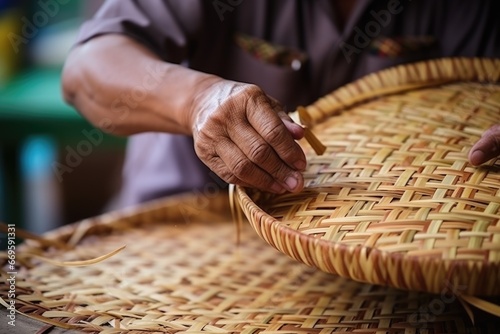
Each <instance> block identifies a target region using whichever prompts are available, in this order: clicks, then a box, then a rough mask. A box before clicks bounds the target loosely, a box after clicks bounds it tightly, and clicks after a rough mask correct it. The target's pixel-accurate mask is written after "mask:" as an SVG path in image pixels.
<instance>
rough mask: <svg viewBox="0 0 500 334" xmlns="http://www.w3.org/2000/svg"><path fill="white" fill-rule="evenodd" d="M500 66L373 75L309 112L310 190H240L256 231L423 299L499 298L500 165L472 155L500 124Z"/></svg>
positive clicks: (316, 261)
mask: <svg viewBox="0 0 500 334" xmlns="http://www.w3.org/2000/svg"><path fill="white" fill-rule="evenodd" d="M499 81H500V60H493V59H463V58H460V59H439V60H434V61H429V62H422V63H415V64H410V65H403V66H398V67H394V68H391V69H388V70H384V71H381V72H378V73H375V74H371V75H369V76H367V77H364V78H362V79H360V80H358V81H356V82H353V83H352V84H349V85H347V86H345V87H343V88H341V89H339V90H336V91H334V92H333V93H331V94H329V95H327V96H325V97H324V98H322V99H320V100H319V101H317V102H316V103H314V104H313V105H311V106H309V107H307V108H306V109H307V112H308V113H309V115H310V120H309V121H310V124H309V125H314V128H313V130H314V132H315V134H316V135H317V137H318V138H319V139H320V140H321V141H322V142H323V144H324V145H325V146H327V151H326V153H325V155H323V156H316V155H315V154H314V153H313V152H312V150H311V149H309V148H308V147H307V146H306V145H304V148H305V150H306V151H307V152H306V155H307V158H308V168H307V170H306V171H305V173H304V177H305V185H306V186H305V189H304V191H303V192H301V193H298V194H283V195H271V194H267V193H262V192H259V191H255V190H250V189H245V188H242V187H237V189H236V196H237V200H238V202H239V203H240V206H241V207H242V209H243V211H244V213H245V215H246V216H247V218H248V219H249V221H250V223H251V225H252V226H253V228H254V229H255V230H256V231H257V233H258V234H259V235H260V236H261V237H262V238H263V239H264V240H266V241H267V242H268V243H269V244H271V245H272V246H274V247H275V248H277V249H278V250H280V251H281V252H283V253H285V254H287V255H289V256H291V257H292V258H294V259H296V260H298V261H300V262H303V263H305V264H307V265H310V266H313V267H317V268H319V269H321V270H322V271H325V272H328V273H334V274H337V275H340V276H342V277H348V278H352V279H354V280H356V281H360V282H367V283H371V284H380V285H384V286H390V287H396V288H401V289H406V290H412V291H426V292H432V293H440V292H442V291H444V290H446V289H450V288H451V289H454V290H456V289H461V292H462V293H463V294H467V295H471V296H472V295H475V296H478V295H482V296H498V295H500V284H499V282H500V219H499V218H500V172H499V171H500V165H499V164H496V162H495V161H490V162H488V163H487V164H485V165H484V166H481V167H479V168H476V167H473V166H472V165H470V164H469V163H468V159H467V154H468V152H469V150H470V148H471V146H472V144H473V143H474V142H475V141H477V140H478V139H479V138H480V136H481V134H482V133H483V132H484V131H485V130H486V129H488V128H489V127H490V126H492V125H494V124H500V86H499V85H498V84H497V83H498V82H499Z"/></svg>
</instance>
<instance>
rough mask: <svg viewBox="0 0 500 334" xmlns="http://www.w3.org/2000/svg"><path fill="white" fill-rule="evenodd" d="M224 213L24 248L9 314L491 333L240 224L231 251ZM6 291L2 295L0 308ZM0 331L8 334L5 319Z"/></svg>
mask: <svg viewBox="0 0 500 334" xmlns="http://www.w3.org/2000/svg"><path fill="white" fill-rule="evenodd" d="M227 202H228V197H227V195H225V194H220V195H219V196H217V197H212V196H210V198H208V197H207V196H204V195H200V194H198V195H188V196H183V197H179V198H172V199H168V200H162V201H158V202H155V203H151V204H148V205H144V206H142V207H140V208H138V209H135V210H132V211H126V212H116V213H113V214H108V215H104V216H100V217H97V218H94V219H90V220H86V221H82V222H79V223H76V224H73V225H70V226H67V227H64V228H61V229H58V230H56V231H54V232H51V233H49V234H47V235H45V236H44V238H43V239H42V241H41V242H39V241H29V242H26V243H25V244H24V245H23V246H22V247H20V248H18V252H17V254H16V255H17V261H18V266H17V268H16V271H17V277H16V294H17V297H16V308H17V311H18V312H19V313H20V314H23V315H24V316H27V317H30V318H34V319H37V320H39V321H41V323H40V324H41V325H40V328H41V330H40V331H39V333H42V332H46V330H48V329H50V327H52V326H57V327H62V328H69V329H77V330H81V331H84V332H91V333H248V334H251V333H267V334H277V333H285V334H286V333H318V334H326V333H334V332H355V333H408V334H410V333H494V330H495V329H496V328H497V327H496V326H498V322H497V323H496V324H495V322H494V321H493V319H494V318H491V317H489V316H488V315H486V314H483V315H481V314H479V315H477V316H479V317H480V318H479V319H478V321H476V323H477V325H476V326H474V325H473V324H472V323H471V321H470V320H469V318H468V315H467V313H466V311H465V310H464V308H463V307H462V305H461V304H460V302H459V300H458V298H456V297H455V296H454V295H452V294H448V293H442V294H439V295H431V294H425V293H417V292H406V291H401V290H396V289H392V288H386V287H380V286H375V285H367V284H361V283H358V282H355V281H352V280H348V279H344V278H341V277H339V276H334V275H330V274H327V273H324V272H322V271H319V270H315V269H314V268H310V267H308V266H305V265H303V264H300V263H297V262H296V261H294V260H292V259H290V258H289V257H287V256H285V255H284V254H281V253H280V252H278V251H276V250H275V249H273V248H272V247H269V245H267V244H266V243H265V242H264V241H262V240H261V239H260V238H259V237H258V236H257V235H256V234H255V232H254V231H253V230H252V229H251V228H250V227H249V226H248V225H246V226H244V227H243V229H242V231H241V235H240V237H241V242H240V244H239V245H237V244H236V242H235V240H236V230H237V229H236V226H235V224H234V223H232V222H231V218H230V217H229V215H225V214H224V213H228V212H229V209H228V208H227ZM123 245H126V248H125V249H124V250H122V251H121V252H119V253H118V254H116V255H114V256H112V257H111V258H109V259H107V260H104V261H102V262H99V263H96V264H92V265H89V266H84V267H74V266H68V265H67V266H55V265H53V264H51V263H49V262H47V261H48V260H50V261H69V263H75V262H74V261H81V260H86V259H89V258H95V257H97V256H101V255H102V254H105V253H108V252H110V251H112V250H114V249H117V248H119V247H121V246H123ZM5 257H6V254H4V253H1V259H2V261H3V259H4V258H5ZM47 258H48V260H47ZM41 259H44V260H41ZM6 270H7V269H6V267H4V270H2V271H1V273H2V274H1V276H2V277H1V279H2V282H5V279H6V275H7V274H6ZM7 290H8V288H7V286H6V285H4V284H2V285H0V296H1V298H2V299H1V300H0V301H1V302H2V303H5V302H8V295H7ZM20 318H21V315H18V319H17V321H18V323H19V322H20V321H21V319H20ZM476 319H477V318H476ZM43 323H45V324H47V325H43ZM2 328H3V329H6V330H7V332H6V333H8V329H7V326H5V323H4V320H0V332H2V331H1V329H2Z"/></svg>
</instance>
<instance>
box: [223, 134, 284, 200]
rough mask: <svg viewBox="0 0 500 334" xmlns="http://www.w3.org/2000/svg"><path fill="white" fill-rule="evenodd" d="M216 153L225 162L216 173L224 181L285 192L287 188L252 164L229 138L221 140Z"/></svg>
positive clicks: (274, 191)
mask: <svg viewBox="0 0 500 334" xmlns="http://www.w3.org/2000/svg"><path fill="white" fill-rule="evenodd" d="M215 151H216V154H217V156H219V157H220V160H221V161H222V162H223V165H220V164H219V165H218V166H217V168H218V169H219V170H218V171H215V172H216V173H217V174H218V175H219V176H220V177H221V178H222V179H223V180H224V181H226V182H228V183H233V184H239V185H246V186H251V187H254V188H259V189H261V190H264V191H270V192H273V193H283V192H285V188H283V186H282V185H281V184H280V183H279V182H277V181H276V180H274V179H273V178H272V177H271V175H269V174H268V173H266V172H265V171H264V170H262V169H261V168H260V167H259V166H257V165H255V164H254V163H253V162H251V161H250V160H249V159H248V158H247V157H246V155H245V154H244V153H243V152H242V151H241V150H240V149H239V148H238V146H237V145H236V144H235V143H233V142H232V141H231V140H230V139H229V138H227V139H224V140H220V141H219V143H218V144H217V146H216V149H215Z"/></svg>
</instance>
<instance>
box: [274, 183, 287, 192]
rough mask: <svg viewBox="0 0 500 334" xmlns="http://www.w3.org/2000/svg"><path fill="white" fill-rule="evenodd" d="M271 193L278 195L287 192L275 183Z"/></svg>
mask: <svg viewBox="0 0 500 334" xmlns="http://www.w3.org/2000/svg"><path fill="white" fill-rule="evenodd" d="M271 191H272V192H273V193H276V194H282V193H284V192H285V188H283V187H282V186H281V185H280V184H279V183H274V184H273V185H272V186H271Z"/></svg>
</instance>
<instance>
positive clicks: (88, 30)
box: [76, 0, 204, 63]
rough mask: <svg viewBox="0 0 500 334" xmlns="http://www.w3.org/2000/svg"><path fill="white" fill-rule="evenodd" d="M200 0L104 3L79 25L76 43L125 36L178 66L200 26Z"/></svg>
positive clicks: (125, 0)
mask: <svg viewBox="0 0 500 334" xmlns="http://www.w3.org/2000/svg"><path fill="white" fill-rule="evenodd" d="M203 7H204V5H203V3H202V0H182V1H176V0H107V1H106V2H105V3H104V4H103V5H102V6H101V8H100V9H99V10H98V12H97V13H96V14H95V15H94V17H93V18H91V19H90V20H88V21H86V22H84V24H83V25H82V26H81V28H80V31H79V34H78V37H77V41H76V44H82V43H85V42H87V41H88V40H90V39H92V38H94V37H97V36H100V35H105V34H124V35H127V36H129V37H131V38H134V39H135V40H137V41H138V42H140V43H142V44H144V45H145V46H147V47H148V48H150V49H151V50H152V51H153V52H155V53H157V54H158V55H159V56H160V57H161V58H162V59H164V60H165V61H169V62H172V63H181V62H182V61H184V60H186V59H187V58H188V57H189V54H190V52H191V51H192V50H191V48H192V46H193V44H194V42H195V40H196V38H197V36H198V32H199V31H200V27H201V26H202V24H203Z"/></svg>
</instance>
